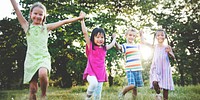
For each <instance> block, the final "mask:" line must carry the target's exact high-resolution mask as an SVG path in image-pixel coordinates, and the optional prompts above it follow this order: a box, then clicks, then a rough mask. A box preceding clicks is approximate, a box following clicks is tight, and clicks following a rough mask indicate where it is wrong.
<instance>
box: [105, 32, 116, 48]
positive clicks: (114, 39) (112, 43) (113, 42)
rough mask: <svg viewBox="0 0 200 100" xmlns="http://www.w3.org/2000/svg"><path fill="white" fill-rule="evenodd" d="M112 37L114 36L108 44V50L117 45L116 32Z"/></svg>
mask: <svg viewBox="0 0 200 100" xmlns="http://www.w3.org/2000/svg"><path fill="white" fill-rule="evenodd" d="M112 37H113V40H112V42H111V43H110V44H109V45H107V46H106V49H107V50H109V49H111V48H112V47H113V46H114V45H115V42H116V34H113V36H112Z"/></svg>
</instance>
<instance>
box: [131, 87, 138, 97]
mask: <svg viewBox="0 0 200 100" xmlns="http://www.w3.org/2000/svg"><path fill="white" fill-rule="evenodd" d="M132 97H133V100H136V97H137V88H135V87H134V88H133V93H132Z"/></svg>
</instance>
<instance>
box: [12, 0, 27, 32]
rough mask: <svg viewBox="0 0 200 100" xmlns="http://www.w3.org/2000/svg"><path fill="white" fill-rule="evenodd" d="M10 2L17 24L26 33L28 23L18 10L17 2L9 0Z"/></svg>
mask: <svg viewBox="0 0 200 100" xmlns="http://www.w3.org/2000/svg"><path fill="white" fill-rule="evenodd" d="M10 1H11V3H12V6H13V8H14V10H15V13H16V15H17V18H18V20H19V23H20V24H21V26H22V28H23V29H24V31H25V32H26V31H27V30H28V21H27V20H26V19H25V18H24V16H23V15H22V13H21V11H20V10H19V8H18V4H17V2H16V1H15V0H10Z"/></svg>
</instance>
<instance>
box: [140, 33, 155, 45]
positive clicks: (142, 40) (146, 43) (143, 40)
mask: <svg viewBox="0 0 200 100" xmlns="http://www.w3.org/2000/svg"><path fill="white" fill-rule="evenodd" d="M140 41H141V42H140V43H141V44H144V45H146V46H148V47H151V48H152V44H150V43H148V42H146V41H145V38H144V31H143V30H140Z"/></svg>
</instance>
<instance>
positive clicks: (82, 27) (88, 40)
mask: <svg viewBox="0 0 200 100" xmlns="http://www.w3.org/2000/svg"><path fill="white" fill-rule="evenodd" d="M81 29H82V32H83V35H84V37H85V41H86V44H87V46H88V48H89V47H90V38H89V35H88V32H87V28H86V26H85V21H84V19H82V20H81Z"/></svg>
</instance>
